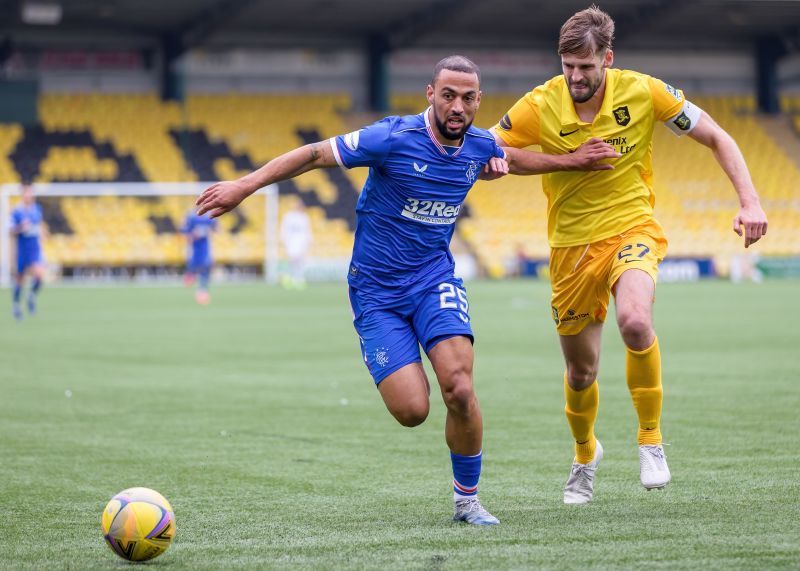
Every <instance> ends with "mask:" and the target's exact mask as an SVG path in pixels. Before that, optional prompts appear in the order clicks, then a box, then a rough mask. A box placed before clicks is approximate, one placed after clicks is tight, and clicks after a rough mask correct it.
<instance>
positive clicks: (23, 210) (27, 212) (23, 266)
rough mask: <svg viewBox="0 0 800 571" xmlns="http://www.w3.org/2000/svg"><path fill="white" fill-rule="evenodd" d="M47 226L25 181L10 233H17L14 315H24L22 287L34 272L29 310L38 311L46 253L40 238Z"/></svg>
mask: <svg viewBox="0 0 800 571" xmlns="http://www.w3.org/2000/svg"><path fill="white" fill-rule="evenodd" d="M43 229H44V216H43V215H42V207H41V206H40V205H39V204H37V202H36V198H35V196H34V194H33V187H32V186H31V185H29V184H24V185H22V203H21V204H20V205H18V206H17V207H16V208H14V210H13V211H12V213H11V233H12V234H14V235H15V236H16V237H17V275H16V276H15V278H14V290H13V291H14V294H13V295H14V298H13V305H12V311H13V314H14V319H16V320H17V321H19V320H21V319H22V305H21V304H22V287H23V285H24V283H25V276H26V275H28V274H30V275H31V276H32V278H33V279H32V281H31V290H30V292H29V293H28V300H27V301H28V304H27V305H28V314H29V315H33V314H35V313H36V298H37V296H38V294H39V290H40V289H41V287H42V278H43V276H44V257H43V256H42V245H41V242H40V239H41V237H42V233H43Z"/></svg>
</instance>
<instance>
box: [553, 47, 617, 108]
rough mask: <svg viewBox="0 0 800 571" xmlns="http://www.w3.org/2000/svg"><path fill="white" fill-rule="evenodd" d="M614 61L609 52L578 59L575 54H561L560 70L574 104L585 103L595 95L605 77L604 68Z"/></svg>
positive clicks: (612, 55)
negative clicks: (562, 72)
mask: <svg viewBox="0 0 800 571" xmlns="http://www.w3.org/2000/svg"><path fill="white" fill-rule="evenodd" d="M613 61H614V54H613V53H612V51H611V50H605V51H604V52H601V53H599V54H598V53H593V54H591V55H589V56H583V57H579V56H577V55H575V54H561V69H562V70H563V71H564V78H565V79H566V80H567V87H568V88H569V94H570V95H571V96H572V100H573V101H574V102H575V103H585V102H586V101H589V100H590V99H591V98H592V96H593V95H594V94H595V93H597V90H598V89H600V86H601V85H602V84H603V79H605V76H606V68H607V67H609V66H610V65H611V64H612V63H613Z"/></svg>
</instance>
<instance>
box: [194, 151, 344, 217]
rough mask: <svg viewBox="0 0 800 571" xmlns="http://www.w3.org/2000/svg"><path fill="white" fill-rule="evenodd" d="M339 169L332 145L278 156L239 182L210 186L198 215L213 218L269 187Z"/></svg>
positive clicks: (198, 200) (201, 199) (199, 206)
mask: <svg viewBox="0 0 800 571" xmlns="http://www.w3.org/2000/svg"><path fill="white" fill-rule="evenodd" d="M335 166H338V165H337V163H336V159H335V158H334V156H333V151H332V150H331V145H330V142H328V141H320V142H318V143H312V144H310V145H305V146H303V147H300V148H298V149H295V150H293V151H289V152H288V153H285V154H283V155H281V156H279V157H276V158H274V159H272V160H271V161H269V162H268V163H267V164H265V165H264V166H263V167H261V168H260V169H258V170H255V171H253V172H251V173H250V174H247V175H245V176H243V177H242V178H240V179H238V180H228V181H223V182H218V183H216V184H213V185H211V186H210V187H208V188H207V189H206V190H205V191H204V192H203V194H201V195H200V196H199V197H198V199H197V201H196V202H195V204H196V205H197V206H198V209H197V213H198V214H201V215H202V214H205V213H206V212H208V213H209V214H210V216H211V217H212V218H216V217H217V216H221V215H223V214H225V213H226V212H230V211H231V210H233V209H234V208H236V207H237V206H238V205H239V203H240V202H241V201H242V200H244V199H245V198H247V197H248V196H250V195H251V194H253V193H254V192H255V191H257V190H258V189H259V188H262V187H265V186H267V185H270V184H273V183H276V182H280V181H282V180H288V179H290V178H294V177H296V176H298V175H301V174H303V173H304V172H308V171H310V170H314V169H318V168H327V167H335Z"/></svg>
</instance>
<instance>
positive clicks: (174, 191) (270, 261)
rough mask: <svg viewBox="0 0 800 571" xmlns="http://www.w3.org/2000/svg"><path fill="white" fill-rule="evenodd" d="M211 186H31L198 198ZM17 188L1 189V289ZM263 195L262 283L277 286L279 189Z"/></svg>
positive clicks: (42, 193) (41, 191)
mask: <svg viewBox="0 0 800 571" xmlns="http://www.w3.org/2000/svg"><path fill="white" fill-rule="evenodd" d="M211 184H213V183H210V182H64V183H50V184H34V185H33V188H34V192H35V193H36V196H37V197H42V198H46V197H49V196H59V197H65V196H76V197H79V196H197V195H199V194H200V193H202V192H203V190H205V189H206V188H208V187H209V186H211ZM20 186H21V185H19V184H3V185H0V287H9V286H10V285H11V197H12V196H19V194H20ZM258 193H259V194H264V195H266V196H265V199H264V222H265V223H264V241H265V245H264V262H263V270H264V281H266V282H267V283H269V284H275V283H277V282H278V235H279V227H278V185H277V184H271V185H269V186H267V187H265V188H263V189H261V190H259V191H258Z"/></svg>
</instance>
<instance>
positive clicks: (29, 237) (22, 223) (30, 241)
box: [11, 203, 44, 253]
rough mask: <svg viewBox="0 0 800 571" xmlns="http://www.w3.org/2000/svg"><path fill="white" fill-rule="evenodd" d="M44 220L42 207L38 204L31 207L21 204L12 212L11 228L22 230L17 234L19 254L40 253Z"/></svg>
mask: <svg viewBox="0 0 800 571" xmlns="http://www.w3.org/2000/svg"><path fill="white" fill-rule="evenodd" d="M43 220H44V216H43V215H42V207H41V206H40V205H39V204H36V203H34V204H31V205H30V206H25V205H24V204H20V205H19V206H17V207H16V208H15V209H14V210H13V211H12V213H11V226H12V227H13V228H17V229H19V230H20V232H19V233H18V234H17V251H18V252H20V253H22V252H26V251H32V250H36V251H38V249H39V246H40V244H39V238H40V237H41V235H42V221H43Z"/></svg>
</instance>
